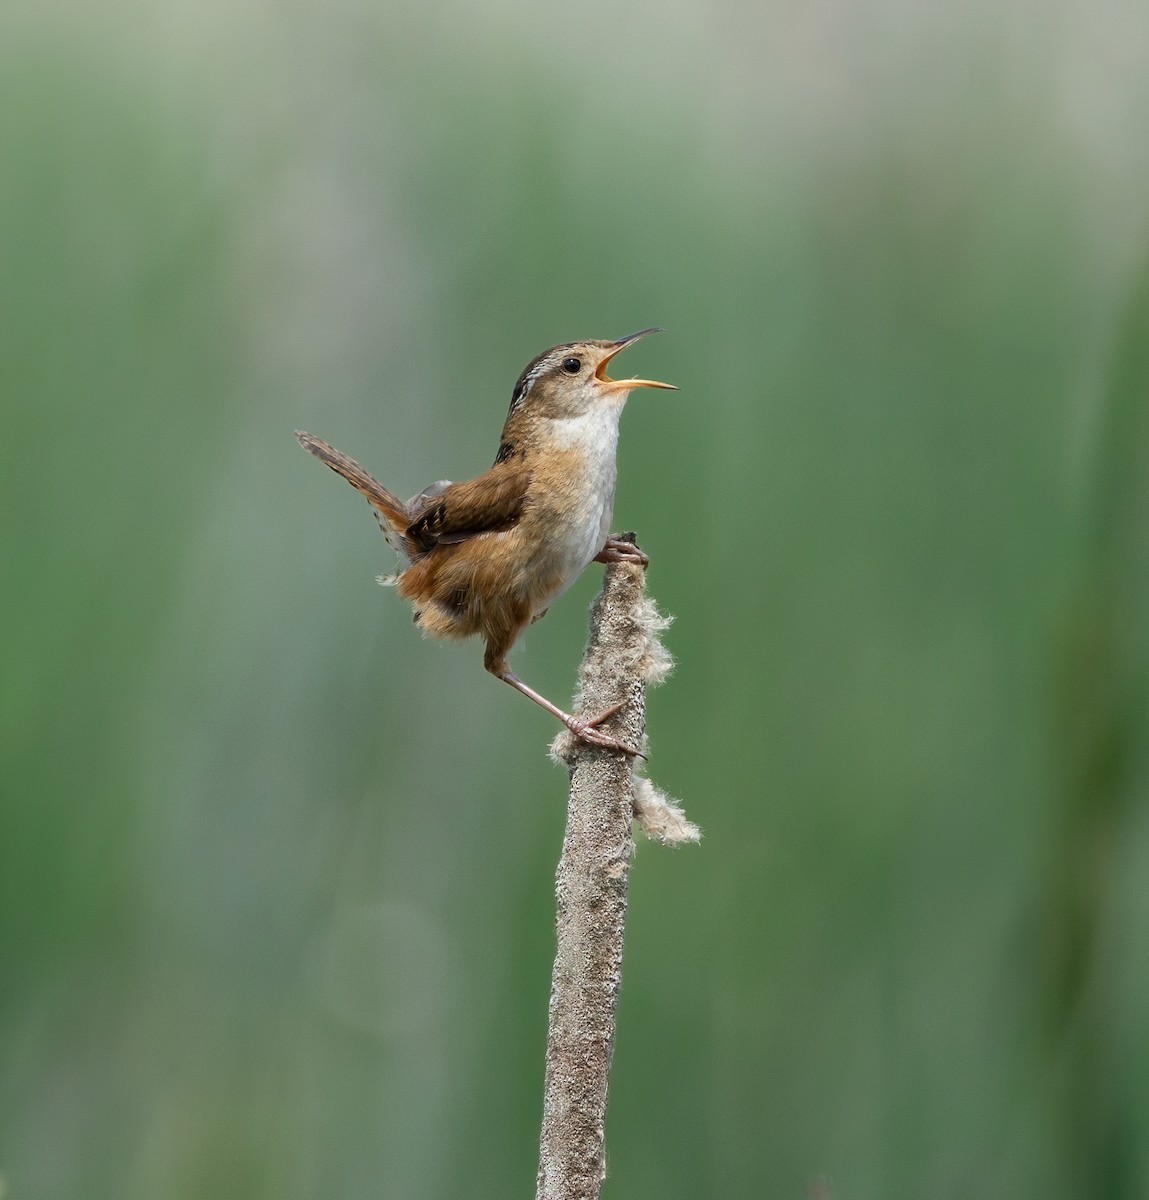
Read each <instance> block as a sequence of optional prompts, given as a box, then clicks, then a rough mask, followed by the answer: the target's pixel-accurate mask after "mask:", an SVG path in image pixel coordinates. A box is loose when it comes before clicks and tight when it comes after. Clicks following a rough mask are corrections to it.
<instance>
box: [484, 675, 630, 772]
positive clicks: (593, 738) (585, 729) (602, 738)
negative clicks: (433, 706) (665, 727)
mask: <svg viewBox="0 0 1149 1200" xmlns="http://www.w3.org/2000/svg"><path fill="white" fill-rule="evenodd" d="M499 678H500V679H501V680H502V681H503V682H504V683H509V684H510V685H511V687H513V688H514V689H515V690H516V691H519V692H522V693H523V695H524V696H526V697H527V699H529V700H533V701H534V702H535V703H536V704H537V705H539V707H540V708H545V709H546V710H547V712H549V713H550V714H551V716H554V717H558V719H559V720H560V721H562V723H563V724H564V725H565V726H566V727H567V728H568V729H569V730H570V731H571V733H573V734H574V735H575V737H576V738H578V739H579V741H582V742H586V743H587V744H588V745H591V746H602V747H603V749H605V750H619V751H621V752H622V753H623V754H629V755H631V756H632V757H633V756H635V755H637V756H638V757H639V758H645V757H646V756H645V755H644V754H642V753H641V752H640V751H638V750H636V749H635V748H634V747H633V746H628V745H627V744H626V743H625V742H620V741H619V740H618V738H612V737H611V736H610V735H609V734H605V733H600V732H599V731H598V726H599V725H601V724H602V723H603V721H605V720H607V719H608V718H609V717H613V716H614V714H615V713H616V712H618V711H619V710H620V709H622V708H624V707H625V705H626V701H620V702H619V703H618V704H612V705H611V706H610V708H604V709H603V710H602V712H600V713H598V714H597V716H593V717H590V718H589V719H587V720H580V719H579V718H578V717H572V716H571V715H570V713H565V712H563V710H562V709H561V708H559V707H558V705H557V704H552V703H551V702H550V701H549V700H548V699H547V698H546V697H545V696H540V695H539V693H538V692H536V691H535V689H534V688H533V687H529V686H528V685H527V684H525V683H523V681H522V680H521V679H520V678H519V677H518V676H517V675H513V674H512V673H511V672H510V671H502V672H501V673H500V674H499Z"/></svg>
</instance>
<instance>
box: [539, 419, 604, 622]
mask: <svg viewBox="0 0 1149 1200" xmlns="http://www.w3.org/2000/svg"><path fill="white" fill-rule="evenodd" d="M620 413H621V405H617V406H616V405H614V404H611V405H603V406H602V407H601V408H596V409H594V410H592V411H591V412H589V413H585V414H584V415H583V416H581V417H569V418H566V419H563V420H554V421H552V422H550V430H549V431H548V432H549V433H550V435H551V437H550V438H549V439H548V442H549V445H550V446H553V447H554V449H555V450H556V451H576V452H577V457H576V456H575V455H572V458H573V459H575V461H577V462H578V463H579V464H580V467H579V469H578V470H577V471H571V472H570V473H569V476H568V478H567V479H566V480H564V485H565V486H564V488H563V489H562V490H561V492H560V494H559V496H557V497H556V500H557V501H558V503H557V504H556V509H561V514H560V515H556V516H555V517H553V518H552V520H553V524H552V526H551V528H552V531H553V536H552V538H550V539H548V541H549V543H550V544H549V546H548V557H549V558H550V559H551V563H552V565H553V566H554V568H555V569H556V570H557V572H558V574H559V575H560V576H561V577H562V580H563V583H562V587H561V588H560V589H559V590H558V591H557V592H556V593H555V595H556V596H558V595H561V594H562V593H563V592H565V591H566V589H567V588H568V587H570V585H571V584H572V583H574V581H575V580H576V579H577V578H578V576H579V575H580V574H581V573H582V571H583V569H584V568H585V567H586V565H587V564H588V563H589V562H590V561H591V560H592V559H593V558H594V556H595V555H596V554H598V552H599V551H600V550H601V549H602V547H603V545H604V543H605V542H606V539H607V536H608V535H609V533H610V522H611V518H612V516H613V515H614V488H615V481H616V479H617V467H616V463H615V454H616V451H617V448H618V418H619V415H620ZM552 599H553V597H552Z"/></svg>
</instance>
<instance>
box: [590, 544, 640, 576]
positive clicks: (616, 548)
mask: <svg viewBox="0 0 1149 1200" xmlns="http://www.w3.org/2000/svg"><path fill="white" fill-rule="evenodd" d="M594 561H595V562H600V563H616V562H630V563H637V564H638V565H639V566H640V567H642V568H644V569H645V568H646V567H648V566H650V557H649V556H648V555H646V554H644V553H643V552H642V551H641V550H640V549H639V548H638V547H637V546H636V545H635V544H634V543H633V542H628V541H625V540H624V539H622V538H607V539H606V545H605V546H603V548H602V549H601V550H600V551H599V552H598V553H597V554H596V555H595V557H594Z"/></svg>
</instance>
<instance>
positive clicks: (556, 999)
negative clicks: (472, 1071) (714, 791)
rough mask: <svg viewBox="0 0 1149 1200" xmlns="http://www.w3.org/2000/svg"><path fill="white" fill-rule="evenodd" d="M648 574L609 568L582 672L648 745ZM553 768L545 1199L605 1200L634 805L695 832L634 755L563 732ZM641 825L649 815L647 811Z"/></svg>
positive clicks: (621, 730) (617, 724)
mask: <svg viewBox="0 0 1149 1200" xmlns="http://www.w3.org/2000/svg"><path fill="white" fill-rule="evenodd" d="M644 575H645V572H644V571H643V569H642V568H641V567H640V566H637V565H635V564H633V563H629V562H620V563H614V564H612V565H611V566H609V567H607V569H606V572H605V578H604V580H603V586H602V591H601V592H600V593H599V596H598V598H597V599H596V600H595V602H594V605H593V607H592V609H591V622H590V641H589V643H588V645H587V649H586V654H585V655H584V657H583V661H582V666H581V668H580V673H579V697H578V700H577V703H576V711H578V712H581V713H594V712H600V711H602V710H603V709H606V708H609V707H610V706H611V705H612V704H616V703H618V702H619V701H620V700H625V701H626V705H625V707H624V708H623V709H622V710H621V712H619V713H618V714H617V715H616V716H614V717H612V718H611V719H610V722H609V732H610V733H611V734H612V735H614V736H616V737H618V738H620V739H621V740H622V741H625V742H627V743H629V744H631V745H634V746H640V747H641V746H642V745H643V743H644V734H645V725H646V702H645V692H646V684H647V682H648V681H651V682H656V681H657V679H658V678H660V677H661V676H662V675H664V674H665V673H666V671H667V670H668V669H669V659H668V658H667V657H666V654H665V652H664V651H663V650H662V648H661V646H660V645H659V643H658V636H657V635H658V633H659V632H660V631H661V629H662V628H663V627H664V626H665V622H664V621H662V620H661V619H660V618H659V617H658V615H657V612H656V611H655V609H654V606H653V605H652V604H651V603H650V601H649V600H647V599H646V598H645V596H644V592H643V586H644ZM553 751H554V754H555V755H556V757H559V758H561V759H562V760H563V761H565V762H566V763H567V764H568V765H569V767H570V800H569V804H568V808H567V827H566V834H565V836H564V838H563V849H562V857H561V859H560V861H559V866H558V872H557V877H556V885H555V895H556V899H557V902H558V916H557V933H558V946H557V951H556V954H555V965H554V974H553V976H552V979H551V999H550V1019H549V1024H548V1032H547V1057H546V1079H545V1084H544V1093H543V1126H542V1138H541V1143H540V1151H539V1174H538V1191H537V1198H538V1200H597V1197H598V1196H599V1191H600V1188H601V1186H602V1180H603V1176H604V1174H605V1151H604V1125H605V1118H606V1094H607V1081H608V1078H609V1074H610V1061H611V1054H612V1052H613V1050H614V1036H615V1012H616V1009H617V1005H618V993H619V986H620V983H621V979H622V948H623V931H624V928H625V923H626V893H627V878H628V876H629V873H630V863H631V857H632V854H633V851H634V844H633V842H632V840H631V824H632V820H633V818H634V816H635V813H636V807H635V805H636V796H642V797H644V801H643V803H644V804H646V805H648V806H650V807H651V808H652V809H653V810H658V811H659V813H661V814H662V815H663V817H664V818H665V814H670V818H671V823H672V824H674V823H675V822H677V825H676V828H677V836H675V835H674V834H667V832H666V830H665V829H664V828H663V827H662V826H661V825H660V826H658V827H657V828H656V830H655V832H654V836H656V837H659V838H660V839H661V840H664V841H693V840H697V837H698V831H697V830H696V829H694V827H693V826H690V825H688V824H687V823H686V822H685V820H684V819H683V818H682V816H681V812H680V811H679V810H677V809H676V808H674V807H673V805H669V804H668V803H667V802H666V801H665V798H663V797H661V796H659V795H658V794H657V793H656V792H655V791H654V789H653V788H651V787H650V786H649V784H648V783H647V781H645V780H642V781H641V783H642V784H644V785H645V787H643V788H638V787H636V780H635V777H634V776H633V774H632V761H631V759H629V758H628V757H627V756H626V755H624V754H620V753H616V752H612V751H604V750H601V749H596V748H594V747H590V746H586V745H584V744H582V743H579V742H576V741H575V740H574V738H572V737H571V736H570V735H569V734H568V733H566V732H565V731H564V732H563V733H562V734H560V735H559V737H558V739H556V742H555V746H554V748H553ZM638 811H639V819H640V823H643V815H642V809H641V808H640V809H639V810H638Z"/></svg>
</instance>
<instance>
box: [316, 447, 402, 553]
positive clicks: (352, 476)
mask: <svg viewBox="0 0 1149 1200" xmlns="http://www.w3.org/2000/svg"><path fill="white" fill-rule="evenodd" d="M295 436H296V438H297V439H298V441H299V444H300V445H301V446H302V447H303V448H304V450H306V451H307V452H308V453H309V454H314V455H315V457H316V458H317V459H319V461H320V462H321V463H326V464H327V466H329V467H330V468H331V469H332V470H333V471H334V472H335V473H336V474H337V475H342V476H343V478H344V479H346V480H347V482H348V483H349V484H351V486H352V487H353V488H354V489H355V490H356V491H357V492H359V493H360V495H362V496H365V497H366V498H367V502H368V503H369V504H370V505H371V507H372V508H374V509H375V511H376V512H377V513H378V514H379V516H380V517H381V518H382V520H381V521H380V524H381V525H383V526H384V528H383V533H384V535H385V536H386V537H387V540H388V541H389V542H390V543H391V545H392V546H394V547H395V549H396V550H398V551H399V552H400V553H401V554H404V555H406V556H407V557H408V558H410V551H409V549H408V547H407V539H406V537H405V536H404V535H405V534H406V532H407V527H408V526H409V525H410V524H411V512H410V509H409V508H408V507H407V505H406V504H404V503H403V501H402V500H400V499H399V498H398V497H396V496H393V495H391V493H390V492H389V491H388V490H387V489H386V488H385V487H384V486H383V485H382V484H381V483H380V482H379V480H377V479H376V478H375V477H374V476H373V475H369V474H368V473H367V472H366V471H365V470H363V468H362V467H361V466H360V465H359V464H358V463H357V462H356V461H355V460H354V459H351V458H348V457H347V455H346V454H344V453H343V452H342V451H341V450H336V449H335V447H334V446H329V445H328V444H327V443H326V442H325V441H323V440H322V439H321V438H317V437H312V435H311V434H310V433H304V432H303V431H302V430H296V432H295Z"/></svg>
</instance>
